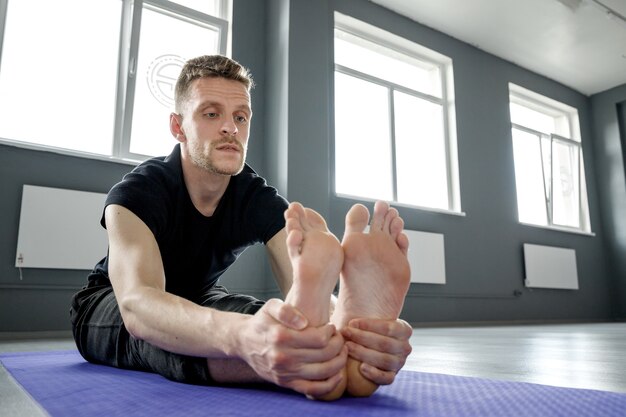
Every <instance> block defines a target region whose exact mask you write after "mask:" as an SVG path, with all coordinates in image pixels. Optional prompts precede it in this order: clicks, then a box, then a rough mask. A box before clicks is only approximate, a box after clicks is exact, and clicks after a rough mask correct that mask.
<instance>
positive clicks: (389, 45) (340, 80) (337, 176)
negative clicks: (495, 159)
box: [334, 13, 460, 212]
mask: <svg viewBox="0 0 626 417" xmlns="http://www.w3.org/2000/svg"><path fill="white" fill-rule="evenodd" d="M451 81H452V61H451V60H450V59H449V58H447V57H444V56H443V55H441V54H438V53H436V52H434V51H431V50H429V49H426V48H424V47H422V46H420V45H416V44H415V43H412V42H410V41H408V40H405V39H402V38H399V37H397V36H395V35H392V34H390V33H388V32H385V31H382V30H380V29H378V28H375V27H373V26H370V25H368V24H366V23H363V22H360V21H357V20H355V19H352V18H350V17H347V16H344V15H341V14H339V13H336V14H335V141H334V151H335V154H334V156H335V171H334V186H335V193H336V194H337V195H343V196H353V197H359V198H364V199H383V200H387V201H394V202H396V203H399V204H405V205H410V206H418V207H422V208H428V209H434V210H443V211H455V212H460V199H459V190H458V174H457V171H458V169H457V162H456V140H455V136H454V133H455V132H454V130H455V129H454V108H453V105H452V104H451V103H452V102H453V100H452V92H453V89H452V85H451Z"/></svg>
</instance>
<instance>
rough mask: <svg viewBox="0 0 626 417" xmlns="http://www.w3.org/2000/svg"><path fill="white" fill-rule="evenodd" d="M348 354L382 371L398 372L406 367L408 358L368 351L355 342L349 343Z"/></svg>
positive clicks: (347, 344) (400, 355)
mask: <svg viewBox="0 0 626 417" xmlns="http://www.w3.org/2000/svg"><path fill="white" fill-rule="evenodd" d="M346 346H347V347H348V354H349V355H350V357H351V358H354V359H356V360H358V361H360V362H363V363H366V364H368V365H371V366H373V367H375V368H378V369H379V370H381V371H392V372H397V371H399V370H400V369H402V367H403V366H404V364H405V362H406V358H407V357H406V356H405V355H402V354H391V353H385V352H380V351H376V350H372V349H368V348H366V347H363V346H361V345H359V344H356V343H353V342H347V343H346Z"/></svg>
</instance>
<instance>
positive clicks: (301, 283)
mask: <svg viewBox="0 0 626 417" xmlns="http://www.w3.org/2000/svg"><path fill="white" fill-rule="evenodd" d="M285 219H286V221H287V225H286V228H287V251H288V253H289V258H290V260H291V265H292V267H293V284H292V286H291V289H290V290H289V293H288V294H287V297H286V299H285V302H287V303H288V304H291V305H293V306H294V307H296V308H298V310H300V312H302V314H304V315H305V316H306V318H307V319H308V321H309V325H310V326H314V327H317V326H321V325H324V324H327V323H328V322H329V321H330V317H329V316H330V296H331V293H332V292H333V290H334V288H335V285H336V284H337V280H338V279H339V273H340V271H341V266H342V264H343V249H342V248H341V244H340V243H339V240H338V239H337V238H336V237H335V235H334V234H332V233H331V232H330V231H329V230H328V227H327V226H326V222H325V221H324V218H323V217H322V216H320V215H319V213H317V212H316V211H314V210H311V209H309V208H305V207H303V206H302V205H301V204H300V203H291V204H290V205H289V208H288V209H287V210H286V211H285ZM344 372H345V371H344ZM345 387H346V378H345V376H344V378H343V379H342V382H341V383H340V384H339V385H338V386H337V388H335V390H333V391H332V392H330V393H329V394H326V395H324V396H321V397H316V398H317V399H321V400H326V401H331V400H335V399H337V398H339V397H341V396H342V395H343V392H344V390H345Z"/></svg>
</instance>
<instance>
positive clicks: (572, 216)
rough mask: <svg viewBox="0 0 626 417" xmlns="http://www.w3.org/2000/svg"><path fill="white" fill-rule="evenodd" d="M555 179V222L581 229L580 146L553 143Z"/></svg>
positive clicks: (553, 208) (553, 173)
mask: <svg viewBox="0 0 626 417" xmlns="http://www.w3.org/2000/svg"><path fill="white" fill-rule="evenodd" d="M552 146H553V153H554V160H553V162H552V164H553V165H552V166H553V172H552V176H553V178H554V185H553V187H554V192H553V202H552V210H553V222H554V223H555V224H560V225H563V226H572V227H580V207H579V204H578V202H579V177H578V172H579V171H578V163H579V162H578V161H579V149H578V146H575V145H572V144H569V143H566V142H560V141H558V140H554V141H553V144H552Z"/></svg>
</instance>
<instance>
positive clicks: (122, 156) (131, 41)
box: [0, 0, 232, 165]
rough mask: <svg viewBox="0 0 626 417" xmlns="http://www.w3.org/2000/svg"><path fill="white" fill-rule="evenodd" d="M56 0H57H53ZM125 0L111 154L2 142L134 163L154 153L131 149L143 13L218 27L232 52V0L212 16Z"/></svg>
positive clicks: (223, 48) (1, 15)
mask: <svg viewBox="0 0 626 417" xmlns="http://www.w3.org/2000/svg"><path fill="white" fill-rule="evenodd" d="M9 1H19V0H0V71H1V70H2V46H3V41H4V30H5V27H6V22H5V19H6V17H7V8H8V2H9ZM50 1H54V0H50ZM118 1H121V2H122V16H121V18H122V22H121V26H120V31H121V33H120V46H119V51H118V73H117V92H116V103H115V124H114V135H113V142H112V149H111V154H110V155H101V154H94V153H89V152H84V151H80V150H74V149H69V148H61V147H54V146H50V145H41V144H35V143H31V142H26V141H21V140H16V139H11V138H0V144H5V145H10V146H15V147H20V148H26V149H33V150H42V151H49V152H55V153H60V154H64V155H71V156H78V157H83V158H89V159H98V160H106V161H114V162H121V163H126V164H132V165H135V164H137V163H139V162H141V161H143V160H145V159H148V158H151V157H152V156H153V155H143V154H137V153H132V152H130V142H131V137H130V135H131V123H132V116H133V104H134V98H135V82H136V77H135V76H136V65H137V58H138V54H139V34H140V31H141V16H142V11H143V9H144V6H145V7H146V8H149V9H152V10H156V11H158V12H160V13H165V14H167V15H170V16H172V17H176V18H180V19H183V20H185V19H190V20H193V21H195V22H201V23H204V24H206V25H209V26H213V27H215V28H217V29H218V37H219V41H218V44H219V51H218V53H220V54H222V55H227V54H229V53H230V43H231V42H230V25H231V23H230V22H231V20H232V15H231V14H232V0H218V3H219V9H220V10H219V14H220V16H219V17H217V16H211V15H208V14H206V13H202V12H200V11H198V10H194V9H190V8H188V7H186V6H183V5H181V4H178V3H174V2H172V1H168V0H118Z"/></svg>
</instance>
